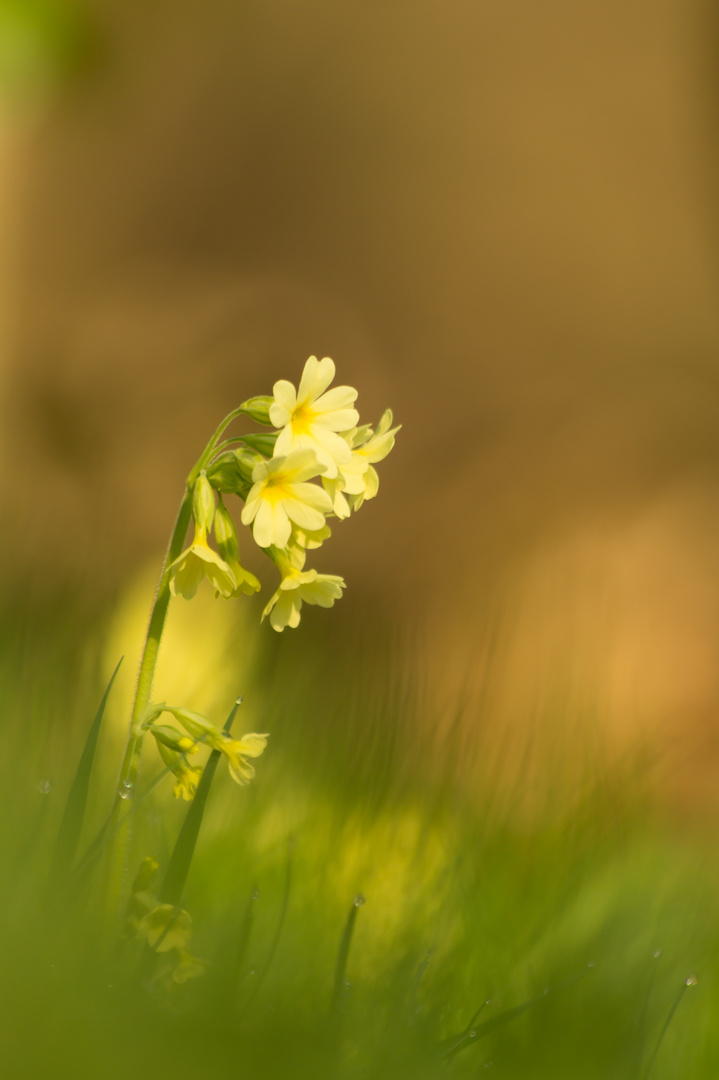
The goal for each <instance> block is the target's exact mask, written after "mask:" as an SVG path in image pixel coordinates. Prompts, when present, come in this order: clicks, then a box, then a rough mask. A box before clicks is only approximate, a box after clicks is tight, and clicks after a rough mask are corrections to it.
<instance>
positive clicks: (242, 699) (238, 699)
mask: <svg viewBox="0 0 719 1080" xmlns="http://www.w3.org/2000/svg"><path fill="white" fill-rule="evenodd" d="M244 700H245V699H244V698H243V696H242V694H240V696H239V697H237V698H235V705H241V704H242V702H243V701H244Z"/></svg>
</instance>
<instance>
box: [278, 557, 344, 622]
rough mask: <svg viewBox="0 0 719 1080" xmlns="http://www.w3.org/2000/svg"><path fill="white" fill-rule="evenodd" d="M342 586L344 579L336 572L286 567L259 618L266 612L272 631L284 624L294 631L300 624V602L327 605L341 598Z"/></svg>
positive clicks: (331, 604)
mask: <svg viewBox="0 0 719 1080" xmlns="http://www.w3.org/2000/svg"><path fill="white" fill-rule="evenodd" d="M345 587H346V586H345V581H344V578H341V577H339V576H338V575H337V574H318V573H317V571H316V570H297V569H295V568H294V567H288V568H287V572H286V573H285V574H284V576H283V578H282V581H281V582H280V584H279V588H278V589H277V591H276V592H275V594H274V595H273V596H272V597H271V599H270V602H269V604H268V605H267V607H266V608H265V610H264V611H263V612H262V618H263V619H265V618H266V617H267V616H268V615H269V617H270V625H271V626H272V628H273V630H277V631H280V632H281V631H282V630H284V628H285V627H286V626H289V627H291V628H292V629H293V630H294V629H295V628H296V627H297V626H299V622H300V610H301V608H302V604H303V603H305V604H317V605H318V606H319V607H323V608H330V607H332V606H333V604H334V602H335V600H339V599H340V597H341V596H342V590H343V589H344V588H345Z"/></svg>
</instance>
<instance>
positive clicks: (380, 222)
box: [0, 0, 719, 813]
mask: <svg viewBox="0 0 719 1080" xmlns="http://www.w3.org/2000/svg"><path fill="white" fill-rule="evenodd" d="M31 6H32V5H31ZM49 8H51V9H52V10H54V11H55V12H56V13H57V11H60V10H63V9H66V12H69V11H71V12H72V19H70V21H69V22H67V23H62V22H61V24H58V25H61V26H62V27H65V30H67V27H70V28H72V27H74V26H76V28H79V29H77V48H76V50H75V52H73V51H72V49H70V48H69V46H68V50H67V55H68V56H71V57H72V62H69V61H68V62H67V63H65V64H63V63H55V60H56V59H57V58H56V57H55V58H53V57H54V54H53V55H51V56H50V57H49V59H48V58H47V57H46V58H45V60H46V63H45V66H43V63H44V61H43V59H42V57H40V59H39V60H38V61H37V62H36V63H35V62H34V64H30V63H29V62H28V64H27V65H26V67H27V71H25V74H24V76H23V78H21V79H19V80H18V79H15V81H14V82H12V81H11V88H10V89H9V90H8V91H7V93H6V102H5V105H4V107H3V119H2V130H1V133H0V188H1V191H2V195H1V197H0V240H1V241H2V242H1V243H0V253H1V254H0V358H1V361H2V380H1V383H0V387H1V389H2V446H3V454H2V459H3V463H4V464H3V467H2V491H3V503H4V506H5V519H6V528H5V529H4V543H5V555H6V565H7V564H8V563H7V560H8V559H11V565H12V567H13V571H14V572H16V573H17V574H18V575H20V576H22V575H28V576H29V577H33V578H35V579H38V578H39V579H42V577H43V575H48V574H52V575H53V576H58V575H59V576H60V577H65V578H67V579H68V580H74V581H77V583H78V586H81V585H82V582H83V581H85V580H86V579H88V575H89V577H91V579H92V582H93V587H96V586H97V584H98V583H101V584H102V588H103V589H104V590H105V591H106V595H107V597H108V601H109V599H110V598H111V597H113V596H114V595H115V594H116V593H117V591H118V590H121V589H122V588H123V587H124V585H125V584H126V583H129V582H131V581H132V580H133V577H134V575H135V574H136V573H137V572H138V568H139V567H141V566H142V567H144V566H145V565H146V561H147V560H148V559H150V558H153V557H157V556H158V555H159V554H160V553H161V551H162V550H163V547H164V544H165V542H166V537H167V534H168V532H169V528H170V523H171V521H172V518H173V515H174V512H175V506H176V504H177V502H178V499H179V495H180V492H181V484H182V478H183V476H184V475H185V474H186V472H187V470H188V469H189V467H190V465H191V464H192V462H193V460H194V459H195V456H196V455H197V453H198V452H199V449H200V448H201V446H202V445H203V444H204V442H205V440H206V437H207V434H208V432H209V431H210V430H211V429H212V427H213V426H214V424H215V423H216V421H217V419H218V418H219V417H220V416H221V415H223V414H224V413H225V412H226V411H228V410H229V408H231V407H232V406H233V405H234V404H236V403H237V402H239V401H240V400H242V399H243V398H245V397H247V396H249V395H252V394H255V393H266V392H269V390H270V387H271V385H272V383H273V381H274V380H275V379H277V378H280V377H282V378H290V379H295V380H296V379H297V378H298V376H299V373H300V371H301V368H302V364H303V363H304V361H305V359H306V358H307V356H309V355H310V354H316V355H318V356H323V355H330V356H332V357H333V358H334V360H335V361H336V363H337V367H338V376H339V378H340V381H342V382H348V383H351V384H353V385H356V386H357V387H358V388H359V390H360V396H359V407H360V410H361V412H362V417H363V420H364V419H366V420H370V419H376V418H377V417H378V416H379V414H380V412H381V411H382V409H383V408H384V407H385V406H386V405H391V406H392V407H393V408H394V410H395V415H396V418H397V420H398V421H399V422H401V423H402V424H403V430H402V432H401V436H400V438H399V439H398V443H397V447H396V449H395V451H394V453H393V455H392V456H391V457H390V458H389V459H388V460H387V462H385V463H384V466H383V467H382V470H381V492H380V497H379V499H378V500H377V502H376V503H373V504H370V505H368V506H367V507H366V508H365V509H363V510H362V513H361V514H360V515H359V516H358V517H357V520H356V521H353V522H350V523H349V524H348V525H346V526H344V527H343V528H342V530H338V533H339V535H338V536H337V538H336V540H333V543H332V545H331V546H328V547H327V548H326V549H323V551H322V553H321V555H322V569H326V570H328V571H330V572H337V573H343V574H344V575H345V576H346V578H347V580H348V583H349V589H348V592H347V596H346V598H345V599H344V600H343V601H342V605H343V608H345V614H344V618H349V619H351V618H352V617H353V616H356V617H357V618H359V617H360V612H363V611H365V610H366V608H367V606H368V605H369V606H370V607H371V608H372V610H373V611H374V612H375V618H376V619H377V620H378V622H380V623H386V624H390V623H392V624H395V623H396V624H398V625H399V626H400V627H402V626H405V627H407V626H409V625H411V627H412V634H413V636H414V638H415V640H416V641H418V642H419V643H420V644H419V648H420V650H421V655H422V658H423V660H422V668H423V677H424V678H426V682H427V693H428V695H429V698H430V700H431V701H432V702H434V712H433V713H432V711H431V710H430V713H431V714H432V715H433V716H434V717H435V725H436V726H437V728H438V730H439V734H440V737H442V733H443V731H444V726H446V732H445V734H446V737H448V738H449V737H450V734H449V733H450V732H451V731H454V729H453V727H452V723H453V721H451V717H452V716H453V715H455V713H456V702H457V700H458V699H459V698H461V699H462V701H463V702H464V703H465V705H466V703H467V702H469V703H471V702H473V701H475V700H476V699H477V698H478V697H482V700H483V701H484V703H485V706H486V705H487V704H488V705H489V713H490V715H491V716H492V717H493V722H494V723H495V724H496V727H497V730H498V731H499V730H501V731H504V732H505V733H509V735H508V737H510V738H517V739H519V740H520V741H524V742H527V741H529V742H531V741H532V739H533V737H534V734H536V730H537V728H538V727H539V726H546V725H547V724H548V723H549V722H550V719H549V718H550V715H555V714H556V709H555V708H554V705H553V702H555V701H556V700H557V699H559V698H561V700H562V701H563V702H564V705H563V710H564V712H565V713H566V714H571V715H572V716H573V717H574V721H573V722H574V723H584V722H586V723H587V724H590V723H591V724H595V725H597V728H598V730H599V731H601V733H602V739H604V738H605V737H606V746H604V748H603V749H604V752H607V753H609V752H611V753H614V752H615V751H616V752H617V753H618V755H619V757H620V758H621V756H622V755H623V754H625V753H626V752H628V750H629V749H630V748H631V747H633V746H634V745H635V744H636V741H637V740H640V741H645V742H646V743H647V744H648V745H649V746H650V747H651V748H652V749H653V751H656V753H657V755H658V756H660V757H662V760H663V761H664V765H663V766H662V769H661V770H660V776H661V787H662V793H663V797H664V798H666V800H667V802H668V803H669V804H670V805H672V806H674V807H682V808H685V809H690V810H699V811H700V812H702V813H705V812H706V811H707V809H708V808H709V807H714V808H716V809H719V800H717V791H719V785H718V784H717V779H718V778H719V715H718V708H719V680H718V679H717V657H718V656H719V424H718V422H717V421H718V415H717V414H718V411H719V409H718V407H719V352H718V347H719V306H718V303H717V300H718V297H719V230H718V228H717V225H718V222H719V196H718V195H717V182H716V181H717V172H718V168H717V145H718V138H717V133H716V132H717V117H718V116H719V80H718V79H717V75H716V58H717V53H718V50H719V22H718V20H717V17H716V11H715V8H714V6H713V5H712V4H711V3H709V0H665V2H663V3H661V4H656V3H649V0H637V2H636V3H634V4H632V5H627V4H625V3H620V2H619V0H605V2H604V3H601V4H600V3H596V2H594V3H585V4H576V3H570V2H568V0H545V2H544V3H542V4H537V3H535V2H532V0H502V2H499V0H482V2H481V3H480V2H477V0H442V3H439V2H438V0H412V2H411V3H410V2H408V0H383V2H382V3H380V2H378V0H341V2H338V0H305V2H304V3H302V4H296V3H292V2H291V0H263V2H262V3H259V2H257V0H251V2H250V0H242V2H237V0H204V2H203V3H201V4H200V3H190V2H180V3H178V2H172V3H170V2H169V0H153V2H152V3H146V4H139V3H135V2H131V0H107V2H105V3H103V4H99V3H87V4H85V5H81V6H79V5H76V4H72V5H70V4H67V5H62V4H60V3H57V4H54V5H49ZM73 20H75V22H73ZM63 32H65V31H63ZM67 33H68V35H69V36H70V38H71V37H72V34H71V33H70V30H67ZM14 40H15V39H12V40H10V38H7V39H6V42H5V46H6V47H5V48H4V49H3V50H2V52H3V54H7V55H10V56H11V58H12V57H13V56H14V55H15V54H14V53H13V51H12V50H13V48H15V46H13V45H12V42H13V41H14ZM63 40H64V39H63ZM8 42H9V44H8ZM11 46H12V48H11ZM17 49H20V46H17ZM20 52H22V50H21V49H20ZM50 52H52V50H50ZM63 55H64V54H63ZM22 56H25V53H22ZM10 66H11V67H12V65H10ZM16 67H20V68H21V67H22V65H20V64H19V63H18V64H16ZM23 70H25V69H23ZM27 72H30V74H29V75H28V74H27ZM358 598H359V599H358ZM148 603H149V598H148ZM333 614H334V613H333ZM338 647H339V646H338ZM465 713H466V721H465V727H466V728H467V730H468V732H469V734H467V731H465V734H464V736H463V738H464V739H465V740H466V739H469V740H470V741H471V733H472V709H471V707H469V706H467V707H466V709H465ZM442 718H447V720H446V725H445V721H444V720H443V719H442ZM585 718H586V720H585ZM443 725H444V726H443ZM430 726H431V725H430ZM435 734H436V732H435ZM452 737H454V735H453V736H452ZM476 756H477V755H476V754H475V758H476ZM467 760H468V761H472V760H474V759H473V757H472V754H471V753H468V755H467ZM516 760H517V761H519V760H520V758H519V757H518V758H517V759H516ZM521 760H522V761H524V762H525V765H526V759H525V758H521ZM540 760H541V755H540ZM523 767H524V766H523Z"/></svg>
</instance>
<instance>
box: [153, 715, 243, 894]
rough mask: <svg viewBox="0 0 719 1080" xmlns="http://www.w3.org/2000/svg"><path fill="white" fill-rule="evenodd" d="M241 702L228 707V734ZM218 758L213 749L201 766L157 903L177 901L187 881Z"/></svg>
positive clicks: (218, 752)
mask: <svg viewBox="0 0 719 1080" xmlns="http://www.w3.org/2000/svg"><path fill="white" fill-rule="evenodd" d="M241 702H242V699H241V698H238V699H237V701H236V702H235V704H234V706H233V708H232V712H231V713H230V715H229V716H228V717H227V721H226V723H225V728H224V730H225V731H226V732H228V733H229V731H230V730H231V728H232V723H233V721H234V719H235V716H236V715H237V710H238V709H239V707H240V704H241ZM219 760H220V751H219V750H213V751H212V753H211V754H210V757H209V759H208V761H207V764H206V765H205V768H204V771H203V773H202V777H201V778H200V782H199V784H198V785H197V791H196V793H195V797H194V799H193V800H192V802H191V803H190V806H189V809H188V811H187V814H186V815H185V820H184V821H183V823H182V828H181V829H180V833H179V835H178V837H177V840H176V842H175V846H174V848H173V850H172V855H171V856H170V862H169V864H168V867H167V872H166V874H165V878H164V880H163V882H162V886H161V888H160V903H162V904H179V902H180V899H181V897H182V892H183V890H184V888H185V882H186V881H187V875H188V874H189V872H190V865H191V863H192V857H193V855H194V854H195V845H196V844H197V837H198V836H199V833H200V826H201V825H202V818H203V816H204V813H205V805H206V804H207V796H208V795H209V794H210V788H211V787H212V781H213V779H214V776H215V771H216V769H217V763H218V761H219Z"/></svg>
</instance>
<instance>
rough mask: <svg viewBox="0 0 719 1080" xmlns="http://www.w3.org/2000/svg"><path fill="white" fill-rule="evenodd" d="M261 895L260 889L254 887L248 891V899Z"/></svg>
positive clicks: (254, 898) (256, 898) (257, 897)
mask: <svg viewBox="0 0 719 1080" xmlns="http://www.w3.org/2000/svg"><path fill="white" fill-rule="evenodd" d="M261 896H262V893H261V892H260V890H259V889H257V888H254V889H253V890H252V892H251V893H250V900H259V899H260V897H261Z"/></svg>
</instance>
